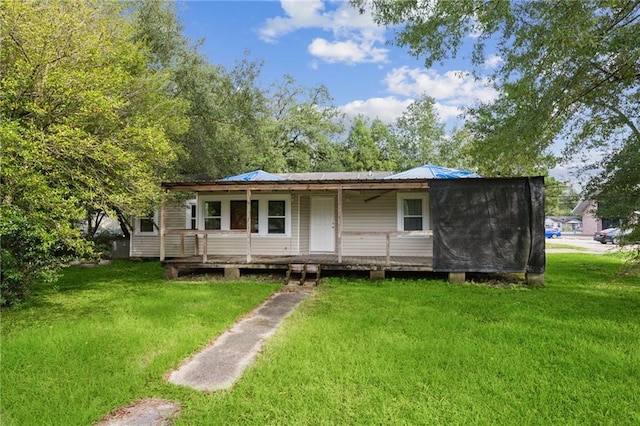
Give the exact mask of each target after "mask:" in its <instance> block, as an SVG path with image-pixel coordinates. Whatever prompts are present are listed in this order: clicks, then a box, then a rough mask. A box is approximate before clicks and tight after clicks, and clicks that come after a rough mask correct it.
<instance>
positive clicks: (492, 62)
mask: <svg viewBox="0 0 640 426" xmlns="http://www.w3.org/2000/svg"><path fill="white" fill-rule="evenodd" d="M503 62H504V61H503V59H502V58H501V57H500V56H498V55H491V56H489V57H488V58H487V59H486V60H485V61H484V67H485V68H486V69H493V68H495V67H497V66H498V65H500V64H501V63H503Z"/></svg>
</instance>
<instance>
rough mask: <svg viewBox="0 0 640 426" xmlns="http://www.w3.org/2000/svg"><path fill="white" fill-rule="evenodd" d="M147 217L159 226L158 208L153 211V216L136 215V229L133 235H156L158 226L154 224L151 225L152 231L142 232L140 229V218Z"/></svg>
mask: <svg viewBox="0 0 640 426" xmlns="http://www.w3.org/2000/svg"><path fill="white" fill-rule="evenodd" d="M147 218H151V219H153V223H154V224H155V225H157V226H159V225H158V210H155V211H154V212H153V216H145V217H136V220H135V224H134V226H135V227H136V229H135V231H134V235H140V236H157V235H158V228H157V227H156V226H154V227H153V231H151V232H142V231H141V230H140V219H147Z"/></svg>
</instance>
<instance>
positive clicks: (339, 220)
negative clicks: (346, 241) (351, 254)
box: [338, 186, 342, 263]
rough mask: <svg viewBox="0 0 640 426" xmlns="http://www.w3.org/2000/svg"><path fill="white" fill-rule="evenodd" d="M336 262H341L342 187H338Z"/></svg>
mask: <svg viewBox="0 0 640 426" xmlns="http://www.w3.org/2000/svg"><path fill="white" fill-rule="evenodd" d="M338 263H342V187H341V186H339V187H338Z"/></svg>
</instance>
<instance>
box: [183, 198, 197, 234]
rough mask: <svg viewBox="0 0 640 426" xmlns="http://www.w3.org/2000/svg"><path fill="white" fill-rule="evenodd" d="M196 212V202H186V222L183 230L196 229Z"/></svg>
mask: <svg viewBox="0 0 640 426" xmlns="http://www.w3.org/2000/svg"><path fill="white" fill-rule="evenodd" d="M197 211H198V205H197V204H196V200H189V201H187V220H186V224H185V229H198V222H197V220H196V219H197Z"/></svg>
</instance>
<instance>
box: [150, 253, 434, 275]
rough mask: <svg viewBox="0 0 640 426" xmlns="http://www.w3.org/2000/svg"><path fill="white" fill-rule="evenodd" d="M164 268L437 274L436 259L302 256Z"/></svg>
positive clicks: (173, 262) (188, 260)
mask: <svg viewBox="0 0 640 426" xmlns="http://www.w3.org/2000/svg"><path fill="white" fill-rule="evenodd" d="M162 264H163V266H165V267H169V268H175V269H177V270H183V269H221V268H222V269H224V268H238V269H281V270H288V269H289V265H300V264H306V265H318V266H320V268H321V269H322V270H324V271H349V270H357V271H358V270H359V271H433V258H431V257H418V256H390V257H389V258H387V257H386V256H342V262H339V261H338V255H335V254H310V255H301V256H258V255H254V256H251V261H250V262H247V258H246V256H241V255H238V256H220V255H209V256H207V260H206V261H203V258H202V256H191V257H180V258H173V259H166V260H164V261H163V262H162Z"/></svg>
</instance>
